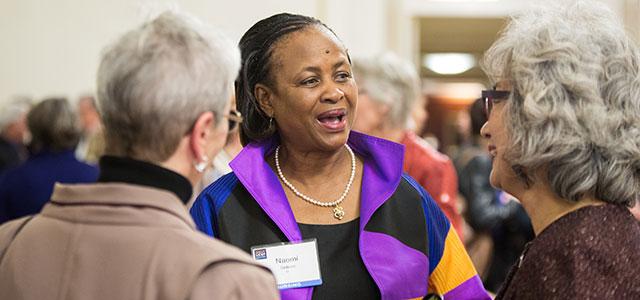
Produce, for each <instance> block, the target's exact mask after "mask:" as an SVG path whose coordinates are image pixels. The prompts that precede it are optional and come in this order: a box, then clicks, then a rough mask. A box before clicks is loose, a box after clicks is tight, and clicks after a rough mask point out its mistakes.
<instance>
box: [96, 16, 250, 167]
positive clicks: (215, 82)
mask: <svg viewBox="0 0 640 300" xmlns="http://www.w3.org/2000/svg"><path fill="white" fill-rule="evenodd" d="M239 69H240V52H239V50H238V48H237V46H235V45H233V43H232V42H231V41H230V40H228V39H227V38H226V37H224V36H222V35H220V34H218V33H217V32H216V31H213V30H212V29H210V28H208V27H207V26H206V25H204V24H202V23H200V22H199V21H198V20H197V19H195V18H193V17H190V16H188V15H184V14H178V13H175V12H165V13H163V14H161V15H160V16H158V17H157V18H155V19H154V20H152V21H150V22H148V23H146V24H143V25H142V26H141V27H140V28H138V29H135V30H132V31H130V32H128V33H126V34H125V35H124V36H122V37H121V38H120V39H119V40H118V41H116V42H115V44H113V45H112V46H110V47H109V48H108V49H107V50H106V52H105V54H104V55H103V57H102V62H101V64H100V68H99V70H98V80H97V81H98V82H97V89H98V99H97V100H98V101H97V104H98V110H99V112H100V115H101V117H102V120H103V122H104V129H105V138H106V144H107V148H106V153H107V154H111V155H118V156H127V157H132V158H136V159H141V160H147V161H164V160H166V159H167V158H169V156H170V155H171V154H173V152H174V151H175V149H176V148H177V146H178V143H179V141H180V139H181V138H182V136H184V134H185V133H187V132H189V131H190V129H191V126H192V125H193V123H194V122H195V120H196V119H197V117H198V116H200V115H201V114H202V113H204V112H206V111H212V112H213V113H214V115H215V118H216V120H217V122H218V124H220V123H219V122H220V121H222V120H223V116H224V114H225V113H226V112H224V111H223V109H224V107H225V106H226V104H227V103H228V101H229V99H230V96H231V91H232V88H233V85H232V83H233V81H234V80H235V78H236V76H237V75H238V70H239Z"/></svg>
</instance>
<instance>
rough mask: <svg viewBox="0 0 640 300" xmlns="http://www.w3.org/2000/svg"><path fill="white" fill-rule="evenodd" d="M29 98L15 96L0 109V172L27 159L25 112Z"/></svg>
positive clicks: (29, 102)
mask: <svg viewBox="0 0 640 300" xmlns="http://www.w3.org/2000/svg"><path fill="white" fill-rule="evenodd" d="M30 108H31V100H30V99H28V98H25V97H16V98H14V99H12V100H11V101H10V102H9V103H7V104H6V105H3V106H2V108H1V109H0V173H2V172H3V171H4V170H6V169H8V168H11V167H15V166H17V165H19V164H20V163H22V162H23V161H24V160H26V159H27V156H28V152H27V148H26V147H25V140H26V139H27V138H28V129H27V112H28V111H29V109H30Z"/></svg>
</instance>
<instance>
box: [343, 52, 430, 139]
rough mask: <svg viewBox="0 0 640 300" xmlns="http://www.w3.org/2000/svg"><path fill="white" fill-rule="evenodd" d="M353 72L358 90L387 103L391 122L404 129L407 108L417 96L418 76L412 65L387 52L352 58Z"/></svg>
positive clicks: (408, 114)
mask: <svg viewBox="0 0 640 300" xmlns="http://www.w3.org/2000/svg"><path fill="white" fill-rule="evenodd" d="M353 73H354V76H355V78H356V81H357V83H358V89H359V90H360V92H365V93H367V95H368V96H369V97H370V98H371V100H373V101H375V102H377V103H378V104H385V105H388V106H389V108H390V110H389V111H390V115H389V121H390V122H391V125H393V126H394V127H396V128H406V126H407V125H408V124H409V116H410V115H411V109H412V108H413V105H414V104H415V101H416V100H417V99H418V97H420V77H419V76H418V73H417V72H416V69H415V67H414V65H413V64H412V63H410V62H408V61H406V60H403V59H401V58H400V57H398V56H397V55H396V54H393V53H390V52H389V53H384V54H381V55H377V56H375V57H371V58H363V59H358V58H356V59H354V63H353Z"/></svg>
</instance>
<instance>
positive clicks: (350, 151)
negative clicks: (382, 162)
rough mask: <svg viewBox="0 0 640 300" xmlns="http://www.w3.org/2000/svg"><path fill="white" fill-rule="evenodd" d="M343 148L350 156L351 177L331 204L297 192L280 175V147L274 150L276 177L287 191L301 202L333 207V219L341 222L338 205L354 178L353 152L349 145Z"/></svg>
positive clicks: (342, 210)
mask: <svg viewBox="0 0 640 300" xmlns="http://www.w3.org/2000/svg"><path fill="white" fill-rule="evenodd" d="M345 147H347V151H349V154H351V175H350V176H349V182H348V183H347V187H346V188H345V190H344V192H342V195H340V198H338V199H337V200H335V201H331V202H322V201H318V200H316V199H313V198H311V197H309V196H307V195H305V194H303V193H301V192H300V191H298V189H296V187H294V186H293V184H291V182H289V180H287V178H285V177H284V174H283V173H282V169H281V168H280V159H279V154H280V146H278V147H277V148H276V154H275V161H276V171H277V172H278V176H280V179H282V182H284V184H285V185H286V186H287V187H289V189H291V191H292V192H293V193H294V194H296V196H298V197H300V198H302V199H303V200H305V201H307V202H309V203H311V204H314V205H317V206H322V207H329V206H333V207H334V208H333V217H334V218H336V219H338V220H342V218H343V217H344V209H343V208H342V206H340V205H339V204H340V203H342V201H344V198H346V197H347V194H348V193H349V189H351V184H352V183H353V178H354V177H355V176H356V155H355V154H353V150H351V147H349V145H347V144H345Z"/></svg>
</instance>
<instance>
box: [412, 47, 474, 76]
mask: <svg viewBox="0 0 640 300" xmlns="http://www.w3.org/2000/svg"><path fill="white" fill-rule="evenodd" d="M422 64H423V65H424V66H425V67H427V68H428V69H429V70H431V71H433V72H436V73H438V74H443V75H453V74H460V73H464V72H466V71H467V70H469V69H471V68H473V67H474V66H475V65H476V58H475V56H473V55H471V54H469V53H452V52H451V53H428V54H425V55H424V56H423V58H422Z"/></svg>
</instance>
